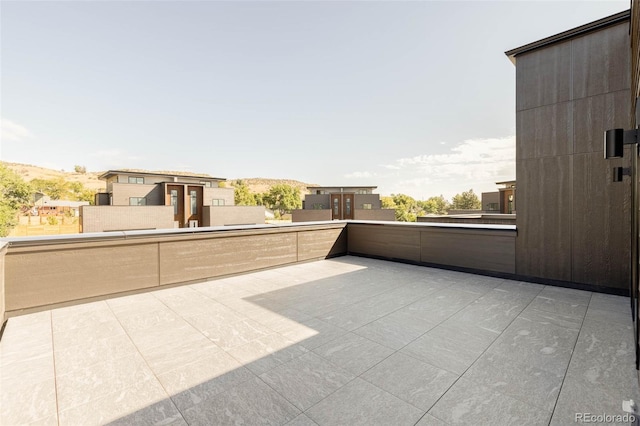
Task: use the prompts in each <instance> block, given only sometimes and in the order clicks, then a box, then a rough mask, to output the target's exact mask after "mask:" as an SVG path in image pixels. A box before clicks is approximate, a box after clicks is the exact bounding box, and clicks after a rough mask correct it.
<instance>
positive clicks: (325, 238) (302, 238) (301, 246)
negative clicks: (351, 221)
mask: <svg viewBox="0 0 640 426" xmlns="http://www.w3.org/2000/svg"><path fill="white" fill-rule="evenodd" d="M346 252H347V229H346V228H342V229H327V230H322V231H301V232H298V260H299V261H303V260H310V259H319V258H325V257H327V256H338V255H343V254H346Z"/></svg>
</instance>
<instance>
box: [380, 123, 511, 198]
mask: <svg viewBox="0 0 640 426" xmlns="http://www.w3.org/2000/svg"><path fill="white" fill-rule="evenodd" d="M515 156H516V155H515V137H514V136H510V137H506V138H489V139H469V140H465V141H464V142H462V143H460V144H458V145H456V146H454V147H453V148H451V150H450V152H448V153H445V154H425V155H418V156H415V157H407V158H400V159H397V160H395V161H394V162H393V163H391V164H386V165H383V166H382V167H384V168H385V169H387V170H396V172H395V173H394V175H396V176H397V177H396V178H394V179H389V184H390V185H388V186H389V190H390V191H392V192H395V193H405V194H414V196H418V197H423V196H427V195H437V194H440V193H442V194H444V195H445V196H451V195H453V194H456V193H459V192H461V191H466V190H468V189H469V188H473V189H474V191H475V192H476V193H478V194H479V193H480V192H483V191H494V190H496V189H497V188H496V185H495V182H498V181H501V180H508V179H513V178H514V177H515ZM388 177H389V178H391V176H388ZM391 181H393V182H391ZM385 186H386V185H385Z"/></svg>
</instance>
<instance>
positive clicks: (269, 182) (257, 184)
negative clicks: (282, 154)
mask: <svg viewBox="0 0 640 426" xmlns="http://www.w3.org/2000/svg"><path fill="white" fill-rule="evenodd" d="M238 181H242V182H244V183H245V184H246V185H247V186H248V187H249V191H251V192H254V193H263V192H267V191H269V189H270V188H271V187H272V186H275V185H281V184H285V185H290V186H293V187H294V188H298V189H299V190H300V194H308V193H309V190H308V189H307V187H308V186H318V185H317V184H313V183H304V182H300V181H299V180H292V179H268V178H242V179H233V180H230V181H229V184H230V185H231V186H235V185H236V184H237V182H238Z"/></svg>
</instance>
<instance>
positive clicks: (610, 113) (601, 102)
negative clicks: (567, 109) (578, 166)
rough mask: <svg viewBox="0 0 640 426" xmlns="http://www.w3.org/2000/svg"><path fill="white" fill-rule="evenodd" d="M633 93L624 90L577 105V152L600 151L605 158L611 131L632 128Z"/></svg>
mask: <svg viewBox="0 0 640 426" xmlns="http://www.w3.org/2000/svg"><path fill="white" fill-rule="evenodd" d="M630 99H631V92H630V90H621V91H618V92H613V93H607V94H603V95H597V96H591V97H588V98H583V99H578V100H576V101H575V102H574V108H573V126H574V129H575V131H574V139H573V146H574V152H575V153H582V152H597V153H599V154H600V155H601V157H602V137H603V134H604V132H605V130H608V129H617V128H620V129H630V128H632V127H633V126H632V125H631V102H630Z"/></svg>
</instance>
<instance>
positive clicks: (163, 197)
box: [96, 170, 234, 228]
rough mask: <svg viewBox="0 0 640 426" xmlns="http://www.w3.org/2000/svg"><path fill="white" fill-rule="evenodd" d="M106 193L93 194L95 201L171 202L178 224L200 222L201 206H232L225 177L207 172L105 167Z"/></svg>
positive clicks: (120, 203) (128, 203)
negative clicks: (206, 173)
mask: <svg viewBox="0 0 640 426" xmlns="http://www.w3.org/2000/svg"><path fill="white" fill-rule="evenodd" d="M99 178H100V179H102V180H104V181H106V183H107V191H106V193H100V194H97V195H96V205H98V206H100V205H110V206H172V207H173V220H174V221H175V222H176V224H177V227H178V228H186V227H197V226H203V218H204V217H203V213H204V207H205V206H233V205H234V198H233V188H221V187H220V184H221V183H222V182H224V181H225V180H226V179H223V178H215V177H211V176H208V175H176V174H163V173H150V172H136V171H128V170H109V171H108V172H105V173H103V174H102V175H101V176H100V177H99Z"/></svg>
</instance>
